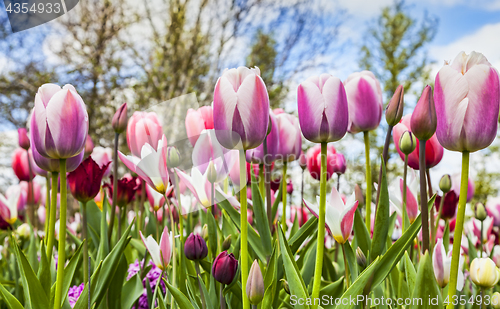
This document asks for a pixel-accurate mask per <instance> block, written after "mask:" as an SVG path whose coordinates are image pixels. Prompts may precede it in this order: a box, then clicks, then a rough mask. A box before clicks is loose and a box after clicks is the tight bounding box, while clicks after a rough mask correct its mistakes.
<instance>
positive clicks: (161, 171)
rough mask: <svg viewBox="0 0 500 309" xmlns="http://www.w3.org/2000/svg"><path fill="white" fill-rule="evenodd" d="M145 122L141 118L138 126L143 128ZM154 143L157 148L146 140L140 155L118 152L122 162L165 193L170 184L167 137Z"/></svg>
mask: <svg viewBox="0 0 500 309" xmlns="http://www.w3.org/2000/svg"><path fill="white" fill-rule="evenodd" d="M134 115H135V114H134ZM132 118H133V116H132ZM131 122H132V119H131ZM141 123H142V124H141ZM145 123H146V122H145V119H141V120H139V122H138V125H137V128H140V127H142V128H143V124H145ZM129 128H130V124H129ZM127 137H128V135H127ZM154 144H156V148H155V147H154V146H152V144H149V142H146V143H145V144H144V145H143V146H142V150H141V154H140V157H135V156H126V155H124V154H123V153H122V152H121V151H119V152H118V155H119V156H120V159H121V160H122V162H123V163H124V164H125V165H126V166H127V167H128V168H129V169H130V170H132V171H133V172H134V173H136V174H137V175H139V177H140V178H141V179H142V180H144V181H145V182H146V183H147V184H149V185H150V186H151V187H152V188H153V189H155V190H156V191H158V192H159V193H161V194H165V192H166V191H167V188H168V185H169V176H168V170H167V138H166V137H165V135H163V136H162V137H161V139H160V140H158V141H156V142H155V143H154ZM135 145H137V144H135ZM129 147H130V145H129Z"/></svg>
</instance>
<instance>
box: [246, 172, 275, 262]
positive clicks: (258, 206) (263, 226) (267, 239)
mask: <svg viewBox="0 0 500 309" xmlns="http://www.w3.org/2000/svg"><path fill="white" fill-rule="evenodd" d="M250 174H251V175H252V185H251V187H252V202H253V213H254V215H255V226H256V227H257V231H259V235H260V239H261V241H262V246H263V248H264V253H265V254H266V256H269V255H271V252H272V250H273V248H272V244H271V231H270V230H269V222H268V219H267V215H266V210H265V208H264V201H263V200H262V196H261V195H260V190H259V187H258V184H257V180H256V179H255V175H254V174H253V173H250Z"/></svg>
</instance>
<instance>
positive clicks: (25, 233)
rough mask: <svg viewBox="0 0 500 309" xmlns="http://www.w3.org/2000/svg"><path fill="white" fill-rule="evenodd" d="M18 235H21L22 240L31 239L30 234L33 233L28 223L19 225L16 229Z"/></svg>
mask: <svg viewBox="0 0 500 309" xmlns="http://www.w3.org/2000/svg"><path fill="white" fill-rule="evenodd" d="M16 233H17V235H19V236H20V237H21V238H24V239H26V238H28V237H30V233H31V228H30V226H29V224H28V223H23V224H21V225H19V226H18V227H17V229H16Z"/></svg>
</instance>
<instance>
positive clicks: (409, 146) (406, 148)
mask: <svg viewBox="0 0 500 309" xmlns="http://www.w3.org/2000/svg"><path fill="white" fill-rule="evenodd" d="M416 147H417V139H416V138H415V135H413V133H411V132H410V131H405V132H404V133H403V134H402V135H401V137H400V138H399V149H400V150H401V152H402V153H404V154H405V155H409V154H410V153H412V152H413V150H415V148H416Z"/></svg>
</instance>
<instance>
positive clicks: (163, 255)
mask: <svg viewBox="0 0 500 309" xmlns="http://www.w3.org/2000/svg"><path fill="white" fill-rule="evenodd" d="M139 234H140V235H141V239H142V242H143V243H144V246H146V249H147V250H148V251H149V254H150V255H151V260H152V261H153V263H154V264H155V265H156V267H158V268H160V269H161V270H165V269H166V268H167V265H168V264H170V260H171V259H172V245H173V244H172V243H171V242H170V238H171V236H170V234H171V233H170V234H169V232H168V228H167V227H166V226H165V227H164V228H163V232H162V233H161V238H160V243H159V244H158V243H157V242H156V240H154V239H153V237H152V236H151V235H149V236H148V237H147V238H144V235H142V232H141V231H139Z"/></svg>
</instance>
